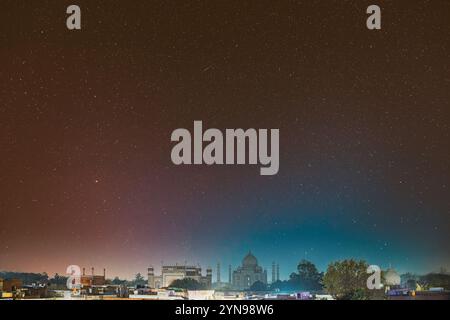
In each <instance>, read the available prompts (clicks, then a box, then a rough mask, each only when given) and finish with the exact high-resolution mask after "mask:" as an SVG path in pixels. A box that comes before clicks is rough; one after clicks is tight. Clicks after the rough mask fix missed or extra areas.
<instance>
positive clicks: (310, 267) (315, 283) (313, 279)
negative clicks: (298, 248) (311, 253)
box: [291, 259, 323, 291]
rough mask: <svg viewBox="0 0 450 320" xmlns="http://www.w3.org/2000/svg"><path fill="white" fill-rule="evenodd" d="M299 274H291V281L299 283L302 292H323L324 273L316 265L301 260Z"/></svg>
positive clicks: (298, 267)
mask: <svg viewBox="0 0 450 320" xmlns="http://www.w3.org/2000/svg"><path fill="white" fill-rule="evenodd" d="M297 271H298V273H297V274H295V273H294V274H291V280H292V281H294V282H298V283H297V285H298V287H299V289H301V290H312V291H315V290H321V289H322V278H323V273H320V272H319V271H318V270H317V268H316V266H315V265H314V263H312V262H310V261H308V260H305V259H303V260H301V261H300V262H299V264H298V266H297Z"/></svg>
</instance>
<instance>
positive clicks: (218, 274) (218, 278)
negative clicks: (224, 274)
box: [217, 262, 220, 283]
mask: <svg viewBox="0 0 450 320" xmlns="http://www.w3.org/2000/svg"><path fill="white" fill-rule="evenodd" d="M217 283H220V262H217Z"/></svg>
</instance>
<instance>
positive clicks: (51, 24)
mask: <svg viewBox="0 0 450 320" xmlns="http://www.w3.org/2000/svg"><path fill="white" fill-rule="evenodd" d="M73 3H75V4H77V5H79V6H80V7H81V12H82V30H81V31H69V30H67V28H66V18H67V15H66V8H67V6H68V5H70V4H73ZM371 4H378V5H380V6H381V8H382V30H377V31H369V30H368V29H367V28H366V18H367V14H366V8H367V6H368V5H371ZM0 30H1V31H0V48H1V50H0V79H1V81H0V133H1V134H0V150H1V156H0V170H1V171H0V194H1V195H0V270H11V271H33V272H44V271H46V272H48V273H49V274H54V273H55V272H59V273H60V274H61V273H64V271H65V268H66V266H68V265H70V264H77V265H80V266H82V267H86V268H89V267H90V266H94V267H95V268H97V270H100V269H101V268H103V267H105V268H107V270H108V271H107V273H108V275H109V276H111V277H112V276H115V275H118V276H121V277H128V278H131V277H132V276H133V275H134V274H135V273H137V272H141V273H145V272H146V268H147V267H148V266H149V265H154V266H155V267H156V269H157V270H158V269H159V266H160V265H161V263H162V262H163V263H177V262H178V263H183V262H184V261H187V262H188V263H193V264H196V263H200V264H201V265H202V266H203V267H206V266H208V265H210V266H212V267H214V266H215V264H216V263H217V262H218V261H220V262H221V264H222V279H227V276H226V274H227V270H226V269H227V266H228V264H232V265H233V266H234V267H235V266H237V265H238V264H240V261H241V259H242V257H243V256H244V255H245V254H246V253H247V252H248V251H249V250H251V251H252V252H253V253H254V254H255V255H256V257H257V258H258V259H259V262H260V264H261V265H262V266H263V267H265V268H267V269H268V271H269V274H270V266H271V263H272V261H277V262H278V263H280V273H281V277H282V278H286V277H287V276H288V275H289V274H290V273H291V272H292V271H294V270H295V268H296V265H297V262H298V261H299V260H300V259H303V258H306V259H309V260H311V261H313V262H314V263H316V264H317V266H318V267H319V269H320V270H325V269H326V266H327V264H328V263H329V262H331V261H333V260H337V259H344V258H351V257H353V258H361V259H366V260H367V261H368V262H369V263H371V264H378V265H380V266H382V267H388V266H392V267H394V268H396V269H397V270H399V271H412V272H426V271H433V270H438V269H439V268H440V267H441V266H444V267H447V268H449V269H450V245H449V244H450V232H449V231H450V218H449V217H450V202H449V199H450V190H449V188H450V186H449V178H450V167H449V164H450V153H449V150H450V143H449V141H450V140H449V133H450V128H449V123H450V111H449V108H450V102H449V101H450V59H449V52H450V51H449V49H450V2H449V1H444V0H435V1H416V0H413V1H412V0H408V1H402V0H398V1H382V0H376V1H365V0H363V1H337V0H335V1H325V0H320V1H265V0H264V1H243V0H239V1H235V0H228V1H198V0H196V1H184V2H180V1H117V0H114V1H107V2H106V1H92V0H89V1H86V0H77V1H65V0H63V1H61V0H58V1H57V0H53V1H51V0H43V1H33V2H31V1H23V0H14V1H12V0H2V1H1V4H0ZM194 120H202V121H203V125H204V127H205V128H219V129H221V130H225V128H268V129H270V128H279V129H280V171H279V173H278V174H277V175H275V176H261V175H259V166H209V167H208V166H175V165H173V164H172V162H171V159H170V152H171V148H172V147H173V145H174V144H173V143H171V142H170V135H171V133H172V131H173V130H175V129H177V128H187V129H189V130H191V131H192V130H193V121H194Z"/></svg>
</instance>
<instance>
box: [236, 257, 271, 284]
mask: <svg viewBox="0 0 450 320" xmlns="http://www.w3.org/2000/svg"><path fill="white" fill-rule="evenodd" d="M257 281H260V282H262V283H264V284H267V271H266V270H263V268H262V267H260V266H259V265H258V260H257V259H256V257H255V256H254V255H253V254H252V253H251V252H249V253H248V254H247V255H246V256H245V257H244V259H243V260H242V265H241V266H240V267H238V268H237V269H236V270H234V271H233V276H232V286H233V289H235V290H245V289H249V288H250V287H251V286H252V285H253V284H254V283H255V282H257Z"/></svg>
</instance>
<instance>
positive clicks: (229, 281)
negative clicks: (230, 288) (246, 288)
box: [228, 264, 231, 285]
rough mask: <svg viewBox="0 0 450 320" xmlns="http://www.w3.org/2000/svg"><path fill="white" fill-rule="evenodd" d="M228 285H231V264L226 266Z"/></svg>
mask: <svg viewBox="0 0 450 320" xmlns="http://www.w3.org/2000/svg"><path fill="white" fill-rule="evenodd" d="M228 283H229V284H230V285H231V264H230V265H229V266H228Z"/></svg>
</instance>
